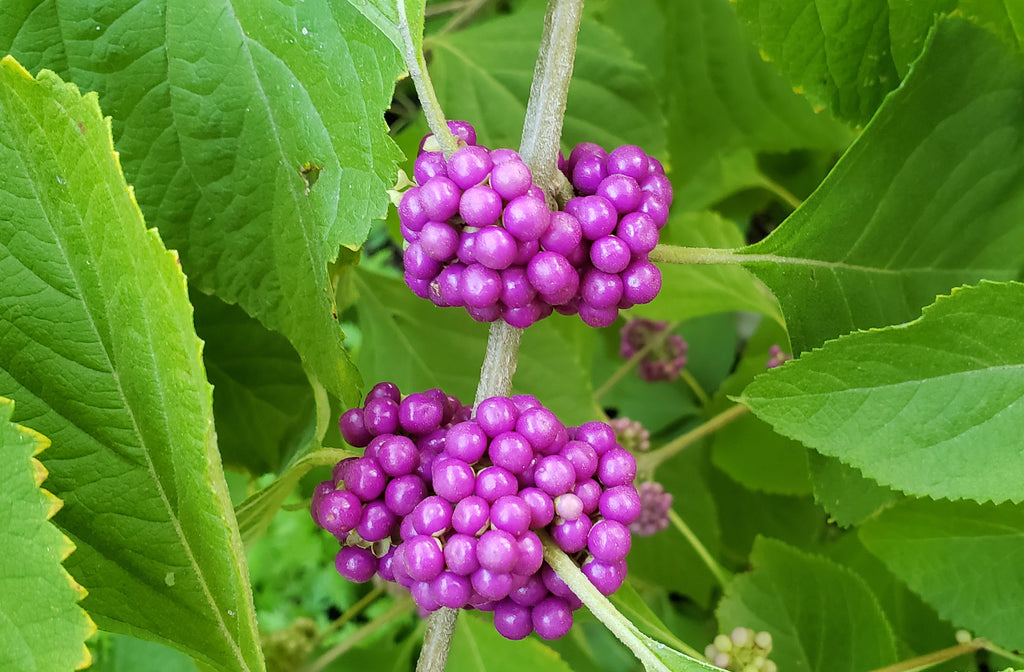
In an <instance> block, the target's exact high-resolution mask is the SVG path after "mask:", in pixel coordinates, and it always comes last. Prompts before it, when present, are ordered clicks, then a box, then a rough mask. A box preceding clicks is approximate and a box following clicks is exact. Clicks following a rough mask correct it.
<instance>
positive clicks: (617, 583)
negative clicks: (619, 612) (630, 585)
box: [580, 558, 626, 595]
mask: <svg viewBox="0 0 1024 672" xmlns="http://www.w3.org/2000/svg"><path fill="white" fill-rule="evenodd" d="M580 569H582V570H583V575H584V576H586V577H587V578H588V579H590V582H591V583H592V584H594V587H595V588H597V589H598V590H599V591H600V592H601V594H602V595H611V594H612V593H614V592H615V591H616V590H618V589H619V588H621V587H622V582H623V581H625V580H626V561H625V560H619V561H618V562H603V561H601V560H596V559H594V558H591V559H590V560H587V561H586V562H584V563H583V567H581V568H580Z"/></svg>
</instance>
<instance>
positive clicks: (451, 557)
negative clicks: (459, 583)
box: [444, 534, 480, 576]
mask: <svg viewBox="0 0 1024 672" xmlns="http://www.w3.org/2000/svg"><path fill="white" fill-rule="evenodd" d="M476 544H477V538H476V536H473V535H468V534H453V535H452V536H451V537H450V538H449V539H448V541H447V542H446V543H445V545H444V561H445V564H446V565H447V566H448V569H450V570H451V571H453V572H455V573H456V574H459V575H461V576H469V575H470V574H472V573H473V572H475V571H476V570H478V569H480V562H479V561H478V560H477V559H476Z"/></svg>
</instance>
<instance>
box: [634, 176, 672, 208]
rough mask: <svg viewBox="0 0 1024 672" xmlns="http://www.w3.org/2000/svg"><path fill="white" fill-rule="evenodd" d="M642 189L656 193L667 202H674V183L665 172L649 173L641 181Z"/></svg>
mask: <svg viewBox="0 0 1024 672" xmlns="http://www.w3.org/2000/svg"><path fill="white" fill-rule="evenodd" d="M640 189H641V191H646V192H649V193H651V194H654V195H655V196H657V197H658V198H660V199H661V200H662V201H664V202H665V203H671V202H672V183H671V182H669V180H668V178H667V177H665V175H664V173H662V174H660V175H659V174H654V175H648V176H647V177H646V178H644V179H643V180H642V181H641V182H640Z"/></svg>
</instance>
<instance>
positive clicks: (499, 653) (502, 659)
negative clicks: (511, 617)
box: [445, 610, 570, 672]
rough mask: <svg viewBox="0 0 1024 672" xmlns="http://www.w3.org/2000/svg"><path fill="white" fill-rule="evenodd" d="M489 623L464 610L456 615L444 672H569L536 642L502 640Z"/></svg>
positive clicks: (559, 659)
mask: <svg viewBox="0 0 1024 672" xmlns="http://www.w3.org/2000/svg"><path fill="white" fill-rule="evenodd" d="M490 621H491V619H490V618H488V619H487V620H484V619H483V618H480V617H477V616H474V615H472V614H470V613H469V612H468V611H465V610H462V611H460V612H459V620H458V623H457V624H456V626H455V636H454V637H453V638H452V647H451V651H450V652H449V654H448V666H447V667H446V668H445V669H446V670H447V671H448V672H520V671H521V670H529V669H533V670H544V671H545V672H548V671H549V670H550V671H551V672H570V670H569V666H568V665H566V664H565V661H563V660H562V658H561V657H560V656H559V655H558V654H557V653H555V652H554V651H552V650H551V649H549V648H548V647H546V646H544V645H543V644H542V643H541V642H539V641H538V640H536V639H532V638H531V639H526V640H523V641H521V642H513V641H511V640H508V639H505V638H504V637H502V636H501V635H499V634H498V631H497V630H495V629H494V624H493V623H491V622H490Z"/></svg>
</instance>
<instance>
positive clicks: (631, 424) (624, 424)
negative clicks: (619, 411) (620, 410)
mask: <svg viewBox="0 0 1024 672" xmlns="http://www.w3.org/2000/svg"><path fill="white" fill-rule="evenodd" d="M608 424H609V425H610V426H611V428H612V429H613V430H615V440H616V441H618V442H619V445H621V446H622V447H623V448H625V449H626V450H628V451H629V452H631V453H646V452H647V451H648V450H650V449H651V433H650V432H649V431H647V428H646V427H644V426H643V423H641V422H638V421H636V420H630V419H629V418H625V417H623V418H615V419H614V420H609V421H608Z"/></svg>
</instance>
